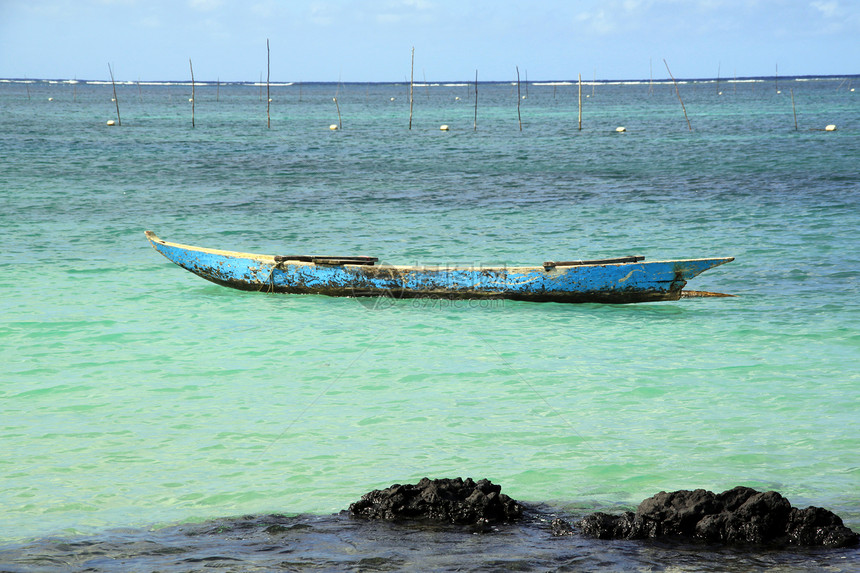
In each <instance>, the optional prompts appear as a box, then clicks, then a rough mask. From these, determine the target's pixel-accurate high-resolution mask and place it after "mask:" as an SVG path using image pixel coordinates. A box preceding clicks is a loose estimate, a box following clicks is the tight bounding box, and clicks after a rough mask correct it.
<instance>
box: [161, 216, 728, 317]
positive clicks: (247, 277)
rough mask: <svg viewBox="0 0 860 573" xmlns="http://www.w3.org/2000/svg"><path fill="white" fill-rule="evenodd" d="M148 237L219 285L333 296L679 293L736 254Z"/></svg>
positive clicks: (544, 298) (657, 296)
mask: <svg viewBox="0 0 860 573" xmlns="http://www.w3.org/2000/svg"><path fill="white" fill-rule="evenodd" d="M146 237H147V238H148V239H149V241H150V243H151V244H152V246H153V247H154V248H155V250H157V251H158V252H159V253H161V254H162V255H164V256H165V257H167V258H168V259H169V260H170V261H172V262H174V263H176V264H177V265H179V266H180V267H182V268H184V269H186V270H188V271H191V272H192V273H194V274H196V275H198V276H200V277H203V278H204V279H206V280H209V281H212V282H214V283H217V284H220V285H224V286H228V287H232V288H236V289H241V290H249V291H260V292H279V293H292V294H323V295H329V296H387V297H393V298H446V299H466V298H470V299H480V298H488V299H501V298H503V299H513V300H526V301H535V302H604V303H631V302H650V301H662V300H677V299H678V298H680V297H681V291H682V289H683V288H684V286H685V285H686V284H687V281H688V280H689V279H691V278H693V277H695V276H696V275H698V274H699V273H702V272H704V271H706V270H708V269H710V268H713V267H716V266H719V265H722V264H724V263H727V262H729V261H732V260H734V259H733V258H732V257H725V258H716V259H683V260H674V261H650V262H644V261H637V262H624V263H609V264H571V265H569V266H568V265H566V264H565V263H558V266H552V267H549V266H539V267H492V268H480V267H473V268H451V267H445V266H438V267H408V266H389V265H379V266H375V265H368V264H337V262H336V263H335V264H323V263H320V262H310V261H301V260H292V259H291V260H284V257H275V256H270V255H256V254H250V253H239V252H233V251H222V250H217V249H205V248H200V247H192V246H189V245H181V244H178V243H170V242H168V241H163V240H161V239H159V238H158V237H156V236H155V234H154V233H152V232H151V231H147V232H146Z"/></svg>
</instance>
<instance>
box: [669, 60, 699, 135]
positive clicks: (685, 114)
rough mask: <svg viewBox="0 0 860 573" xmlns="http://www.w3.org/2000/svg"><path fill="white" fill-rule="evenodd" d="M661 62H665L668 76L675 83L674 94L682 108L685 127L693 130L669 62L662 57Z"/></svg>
mask: <svg viewBox="0 0 860 573" xmlns="http://www.w3.org/2000/svg"><path fill="white" fill-rule="evenodd" d="M663 63H664V64H666V71H667V72H669V77H670V78H672V83H674V84H675V94H676V95H677V96H678V101H679V102H681V109H683V110H684V119H686V120H687V127H688V128H689V129H690V131H693V126H692V125H690V118H689V117H687V107H686V106H685V105H684V100H682V99H681V92H680V91H679V90H678V82H677V81H676V80H675V76H673V75H672V70H670V69H669V63H668V62H666V58H663Z"/></svg>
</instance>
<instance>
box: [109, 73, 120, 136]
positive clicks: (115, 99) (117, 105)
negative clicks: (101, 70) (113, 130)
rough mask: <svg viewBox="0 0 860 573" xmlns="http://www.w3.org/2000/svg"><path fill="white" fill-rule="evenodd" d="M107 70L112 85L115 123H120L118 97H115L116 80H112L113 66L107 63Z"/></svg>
mask: <svg viewBox="0 0 860 573" xmlns="http://www.w3.org/2000/svg"><path fill="white" fill-rule="evenodd" d="M108 71H109V72H110V83H111V85H112V86H113V101H114V103H115V104H116V124H117V125H120V126H121V125H122V119H120V117H119V99H117V97H116V82H114V80H113V68H111V65H110V64H108Z"/></svg>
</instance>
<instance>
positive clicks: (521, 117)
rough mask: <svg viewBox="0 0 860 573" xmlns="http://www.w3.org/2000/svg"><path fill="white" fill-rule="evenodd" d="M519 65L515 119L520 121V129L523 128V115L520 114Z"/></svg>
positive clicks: (518, 70) (518, 69) (518, 68)
mask: <svg viewBox="0 0 860 573" xmlns="http://www.w3.org/2000/svg"><path fill="white" fill-rule="evenodd" d="M521 99H522V98H521V97H520V67H519V66H517V120H518V121H519V122H520V131H522V130H523V116H522V115H520V100H521Z"/></svg>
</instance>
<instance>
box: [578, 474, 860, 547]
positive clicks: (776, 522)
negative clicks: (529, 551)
mask: <svg viewBox="0 0 860 573" xmlns="http://www.w3.org/2000/svg"><path fill="white" fill-rule="evenodd" d="M579 525H580V527H581V529H582V532H583V533H584V534H586V535H590V536H592V537H597V538H600V539H645V538H651V537H664V536H676V537H687V538H695V539H701V540H704V541H710V542H720V543H727V544H756V545H818V546H825V547H847V546H850V545H854V544H856V543H857V542H858V536H857V534H856V533H854V532H853V531H851V530H850V529H848V528H847V527H845V526H844V525H843V524H842V520H841V519H840V518H839V517H838V516H837V515H836V514H834V513H832V512H830V511H828V510H826V509H821V508H817V507H809V508H806V509H797V508H792V507H791V504H790V503H789V502H788V500H787V499H785V498H784V497H782V496H781V495H780V494H779V493H777V492H775V491H767V492H763V493H762V492H757V491H756V490H754V489H751V488H748V487H736V488H734V489H730V490H728V491H724V492H723V493H720V494H714V493H713V492H710V491H706V490H703V489H697V490H695V491H686V490H681V491H675V492H671V493H666V492H660V493H658V494H657V495H655V496H653V497H650V498H648V499H646V500H645V501H643V502H642V503H641V504H639V507H638V508H637V510H636V513H635V514H634V513H632V512H626V513H624V514H622V515H617V516H613V515H608V514H605V513H595V514H592V515H589V516H587V517H585V518H584V519H583V520H582V521H580V523H579Z"/></svg>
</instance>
